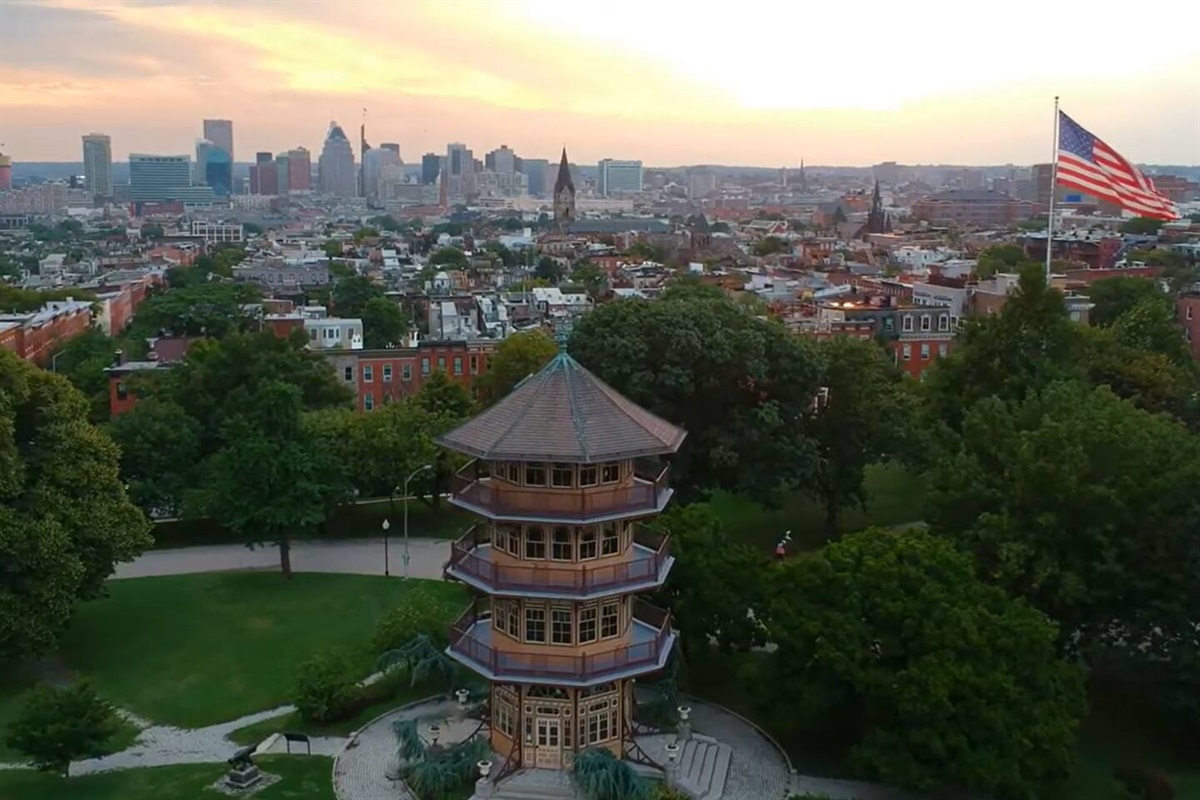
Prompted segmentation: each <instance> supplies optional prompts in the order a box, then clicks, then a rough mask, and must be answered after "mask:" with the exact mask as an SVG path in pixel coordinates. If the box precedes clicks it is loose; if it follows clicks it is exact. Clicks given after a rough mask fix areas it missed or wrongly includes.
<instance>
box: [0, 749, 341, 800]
mask: <svg viewBox="0 0 1200 800" xmlns="http://www.w3.org/2000/svg"><path fill="white" fill-rule="evenodd" d="M257 762H258V764H259V765H260V766H261V767H262V768H263V770H264V771H266V772H271V773H274V774H276V775H280V776H282V778H283V779H282V780H281V781H279V782H278V783H276V784H275V785H273V786H270V787H269V788H267V789H264V790H263V791H262V792H259V793H257V794H255V795H254V797H255V799H256V800H333V785H332V778H331V775H332V769H333V765H332V763H331V759H328V758H319V757H317V756H272V757H261V758H259V759H257ZM225 771H226V767H225V766H224V765H223V764H189V765H183V766H173V767H152V768H146V769H130V770H122V771H121V772H107V773H103V774H100V775H85V776H83V777H79V778H68V779H66V780H64V779H62V778H59V777H55V776H53V775H46V774H43V773H38V772H26V771H20V772H15V771H7V770H6V771H3V772H0V800H201V798H214V800H215V799H216V798H221V797H228V795H225V794H222V793H220V792H218V791H216V790H214V789H210V788H209V787H210V786H212V784H213V783H215V782H216V781H217V779H218V778H220V777H221V776H222V775H224V774H225Z"/></svg>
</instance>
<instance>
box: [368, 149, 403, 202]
mask: <svg viewBox="0 0 1200 800" xmlns="http://www.w3.org/2000/svg"><path fill="white" fill-rule="evenodd" d="M390 166H403V162H402V161H401V160H400V147H399V145H395V146H394V148H393V147H389V146H387V145H384V146H382V147H372V148H371V149H370V150H367V152H366V154H365V155H364V156H363V166H362V175H363V192H364V195H363V196H364V197H367V198H370V199H373V200H374V199H378V197H379V176H380V175H382V174H383V171H384V169H386V168H387V167H390Z"/></svg>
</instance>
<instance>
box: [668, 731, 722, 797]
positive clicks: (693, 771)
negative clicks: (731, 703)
mask: <svg viewBox="0 0 1200 800" xmlns="http://www.w3.org/2000/svg"><path fill="white" fill-rule="evenodd" d="M732 754H733V751H732V750H730V748H729V746H728V745H725V744H721V743H720V742H717V741H715V740H714V739H710V738H708V737H702V738H701V737H693V738H691V739H689V740H687V741H686V742H684V743H683V749H682V752H681V753H680V754H679V773H678V775H679V777H678V783H679V788H681V789H683V790H684V791H685V792H686V793H687V794H688V795H689V796H691V797H693V798H695V800H722V798H723V797H724V795H725V781H726V779H727V778H728V777H729V761H730V758H731V756H732Z"/></svg>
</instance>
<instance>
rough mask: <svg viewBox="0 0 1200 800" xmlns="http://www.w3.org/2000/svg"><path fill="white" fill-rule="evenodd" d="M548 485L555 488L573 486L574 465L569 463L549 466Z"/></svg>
mask: <svg viewBox="0 0 1200 800" xmlns="http://www.w3.org/2000/svg"><path fill="white" fill-rule="evenodd" d="M550 485H551V486H552V487H554V488H555V489H571V488H573V487H574V486H575V467H574V466H573V465H571V464H555V465H553V466H552V467H551V468H550Z"/></svg>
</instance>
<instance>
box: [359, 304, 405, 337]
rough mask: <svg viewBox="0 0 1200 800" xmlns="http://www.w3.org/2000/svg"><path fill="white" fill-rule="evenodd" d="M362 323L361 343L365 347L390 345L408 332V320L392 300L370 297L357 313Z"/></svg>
mask: <svg viewBox="0 0 1200 800" xmlns="http://www.w3.org/2000/svg"><path fill="white" fill-rule="evenodd" d="M359 316H360V317H361V318H362V324H363V344H364V345H365V346H366V347H367V349H377V348H383V347H390V346H393V345H395V344H397V343H398V342H400V340H402V339H403V338H404V335H405V334H406V333H408V327H409V324H410V320H409V319H408V317H406V316H405V315H404V312H403V311H401V310H400V306H399V305H397V304H396V303H395V302H394V301H393V300H390V299H388V298H387V297H383V296H382V295H380V296H379V297H372V298H371V299H370V300H368V301H367V303H366V305H364V306H363V308H362V311H361V312H360V313H359Z"/></svg>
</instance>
